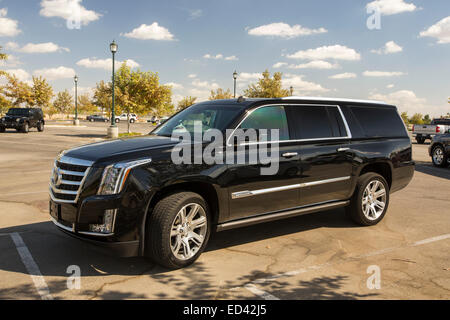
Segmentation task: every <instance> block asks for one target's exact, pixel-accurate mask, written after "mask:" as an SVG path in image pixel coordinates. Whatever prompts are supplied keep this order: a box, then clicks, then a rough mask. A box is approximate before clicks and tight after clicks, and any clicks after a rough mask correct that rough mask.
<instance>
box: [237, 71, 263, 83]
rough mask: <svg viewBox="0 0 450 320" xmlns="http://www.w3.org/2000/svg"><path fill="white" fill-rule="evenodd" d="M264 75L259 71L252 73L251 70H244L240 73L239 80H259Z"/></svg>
mask: <svg viewBox="0 0 450 320" xmlns="http://www.w3.org/2000/svg"><path fill="white" fill-rule="evenodd" d="M261 77H262V74H261V73H258V72H254V73H250V72H242V73H240V74H239V75H238V80H239V81H254V80H258V79H260V78H261Z"/></svg>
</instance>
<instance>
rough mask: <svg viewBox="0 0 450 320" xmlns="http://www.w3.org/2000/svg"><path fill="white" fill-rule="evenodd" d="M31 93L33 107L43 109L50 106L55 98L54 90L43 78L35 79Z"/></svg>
mask: <svg viewBox="0 0 450 320" xmlns="http://www.w3.org/2000/svg"><path fill="white" fill-rule="evenodd" d="M31 92H32V99H33V103H32V105H31V106H36V107H39V108H43V107H46V106H48V105H50V102H51V100H52V98H53V88H52V86H51V85H50V84H49V83H48V82H47V80H45V79H44V78H43V77H41V76H40V77H33V87H32V88H31Z"/></svg>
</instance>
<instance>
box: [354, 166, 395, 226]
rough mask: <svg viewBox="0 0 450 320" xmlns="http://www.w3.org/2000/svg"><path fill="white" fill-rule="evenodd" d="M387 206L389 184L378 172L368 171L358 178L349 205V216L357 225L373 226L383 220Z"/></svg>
mask: <svg viewBox="0 0 450 320" xmlns="http://www.w3.org/2000/svg"><path fill="white" fill-rule="evenodd" d="M388 206H389V185H388V183H387V182H386V180H385V179H384V178H383V177H382V176H381V175H379V174H377V173H373V172H369V173H366V174H363V175H362V176H360V177H359V178H358V182H357V184H356V190H355V193H354V194H353V196H352V198H351V201H350V206H348V207H347V208H346V211H347V214H348V215H349V216H350V218H351V219H352V220H353V221H354V222H356V223H357V224H359V225H362V226H373V225H376V224H378V223H379V222H380V221H381V220H383V218H384V216H385V214H386V211H387V209H388Z"/></svg>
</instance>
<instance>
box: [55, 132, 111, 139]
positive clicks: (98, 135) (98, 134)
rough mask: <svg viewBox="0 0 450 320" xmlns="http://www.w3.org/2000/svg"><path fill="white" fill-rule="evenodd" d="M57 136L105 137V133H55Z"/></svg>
mask: <svg viewBox="0 0 450 320" xmlns="http://www.w3.org/2000/svg"><path fill="white" fill-rule="evenodd" d="M55 136H57V137H72V138H74V137H75V138H106V134H100V133H73V134H62V133H60V134H55Z"/></svg>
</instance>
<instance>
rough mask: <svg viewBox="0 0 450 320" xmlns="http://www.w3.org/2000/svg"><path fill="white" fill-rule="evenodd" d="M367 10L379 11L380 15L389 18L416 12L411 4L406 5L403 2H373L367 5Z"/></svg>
mask: <svg viewBox="0 0 450 320" xmlns="http://www.w3.org/2000/svg"><path fill="white" fill-rule="evenodd" d="M366 7H367V9H371V10H377V9H378V10H379V11H380V13H381V14H383V15H386V16H389V15H394V14H398V13H403V12H412V11H416V10H418V8H417V7H416V5H414V4H413V3H406V2H405V1H404V0H375V1H372V2H370V3H368V4H367V6H366Z"/></svg>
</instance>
